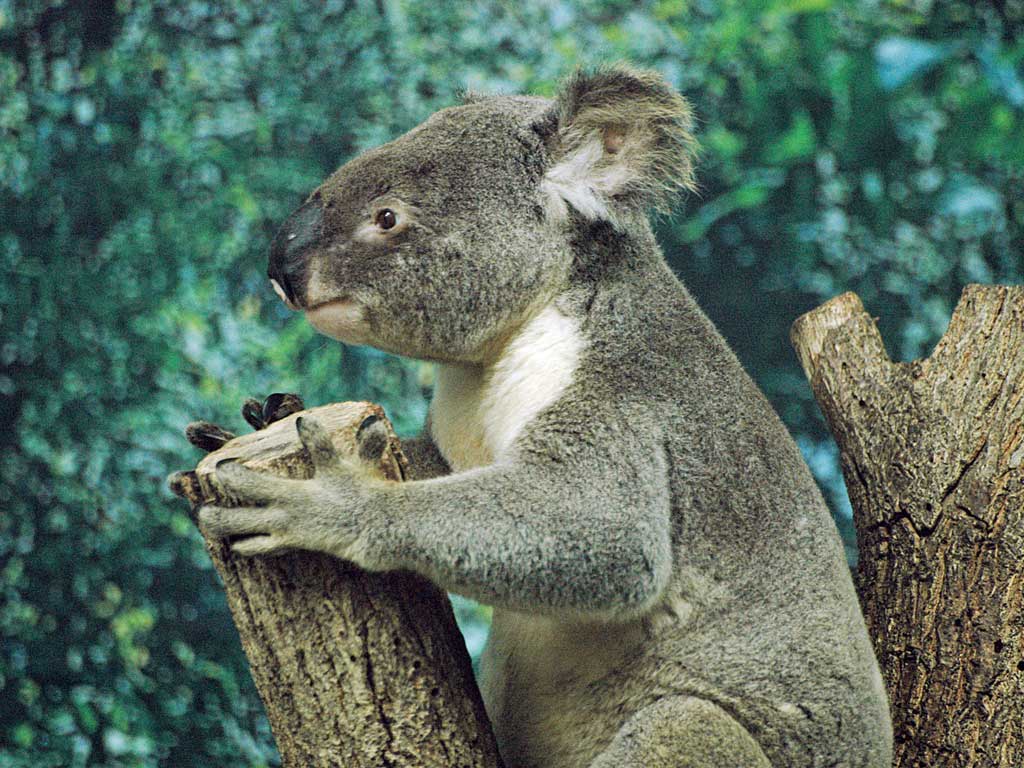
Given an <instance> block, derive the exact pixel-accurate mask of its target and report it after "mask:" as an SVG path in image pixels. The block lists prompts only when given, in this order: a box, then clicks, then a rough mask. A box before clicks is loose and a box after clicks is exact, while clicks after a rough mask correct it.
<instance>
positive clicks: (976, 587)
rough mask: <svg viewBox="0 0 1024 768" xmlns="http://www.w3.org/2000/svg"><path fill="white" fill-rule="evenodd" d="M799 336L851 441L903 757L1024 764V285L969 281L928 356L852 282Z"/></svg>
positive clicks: (864, 553) (850, 461)
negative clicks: (891, 336) (884, 323)
mask: <svg viewBox="0 0 1024 768" xmlns="http://www.w3.org/2000/svg"><path fill="white" fill-rule="evenodd" d="M792 339H793V344H794V346H795V347H796V350H797V353H798V354H799V356H800V361H801V363H802V364H803V367H804V371H805V372H806V374H807V377H808V379H809V380H810V382H811V387H812V389H813V390H814V395H815V397H816V398H817V400H818V403H819V405H820V406H821V409H822V411H823V413H824V414H825V418H826V419H827V421H828V424H829V427H830V428H831V430H832V434H833V435H834V436H835V439H836V442H837V443H838V445H839V450H840V455H841V461H842V469H843V476H844V477H845V479H846V487H847V489H848V491H849V494H850V501H851V503H852V505H853V510H854V522H855V525H856V528H857V534H858V543H859V549H860V563H859V566H858V589H859V592H860V597H861V603H862V607H863V609H864V614H865V617H866V619H867V623H868V629H869V631H870V633H871V637H872V640H873V642H874V645H875V651H876V653H877V654H878V658H879V661H880V663H881V665H882V672H883V675H884V677H885V681H886V684H887V686H888V690H889V696H890V701H891V707H892V713H893V720H894V725H895V729H896V752H895V766H897V768H904V767H905V768H924V766H928V768H939V767H940V766H941V767H944V766H950V767H952V766H957V767H958V768H966V767H967V766H970V767H971V768H982V767H985V768H988V767H989V766H991V767H992V768H996V767H998V768H1014V767H1018V768H1019V766H1024V614H1022V609H1024V599H1022V590H1024V287H1020V286H1016V287H1006V286H991V287H982V286H976V285H974V286H969V287H968V288H966V289H965V290H964V293H963V296H962V297H961V300H960V303H959V305H958V306H957V308H956V311H955V312H954V314H953V318H952V321H951V322H950V325H949V328H948V330H947V331H946V334H945V335H944V336H943V338H942V340H941V341H940V342H939V344H938V346H937V347H936V349H935V351H934V352H933V353H932V355H931V356H930V357H929V358H928V359H926V360H917V361H914V362H911V363H893V362H891V361H890V360H889V358H888V356H887V355H886V353H885V348H884V346H883V344H882V339H881V337H880V336H879V333H878V330H877V329H876V327H875V323H874V321H873V320H872V318H871V317H869V316H868V315H867V314H866V313H865V312H864V308H863V306H862V305H861V302H860V300H859V299H858V298H857V296H855V295H854V294H852V293H846V294H843V295H842V296H839V297H837V298H835V299H832V300H831V301H829V302H827V303H826V304H824V305H823V306H821V307H819V308H818V309H816V310H814V311H812V312H809V313H808V314H806V315H804V316H802V317H800V318H799V319H798V320H797V321H796V323H794V325H793V330H792Z"/></svg>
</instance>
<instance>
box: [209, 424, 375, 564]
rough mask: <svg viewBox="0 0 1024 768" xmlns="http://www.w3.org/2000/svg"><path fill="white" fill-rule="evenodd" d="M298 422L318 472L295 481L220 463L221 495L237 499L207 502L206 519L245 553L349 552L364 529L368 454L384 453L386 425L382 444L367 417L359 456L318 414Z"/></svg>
mask: <svg viewBox="0 0 1024 768" xmlns="http://www.w3.org/2000/svg"><path fill="white" fill-rule="evenodd" d="M367 421H369V420H367ZM295 426H296V430H297V432H298V435H299V439H300V441H301V442H302V445H303V448H304V449H305V451H306V452H307V453H308V455H309V457H310V461H311V463H312V465H313V470H314V475H313V477H312V478H310V479H308V480H294V479H289V478H282V477H279V476H276V475H270V474H266V473H263V472H256V471H253V470H251V469H248V468H246V467H244V466H242V465H241V464H240V463H238V462H236V461H233V460H226V461H224V462H221V463H220V464H218V465H217V467H216V469H215V471H214V473H213V474H212V475H211V478H210V479H211V481H212V482H213V484H214V485H215V486H217V487H218V489H219V491H220V493H219V494H218V496H219V497H222V498H226V499H230V500H231V506H219V505H206V506H203V507H202V509H200V511H199V523H200V525H201V526H202V528H203V529H204V530H205V531H206V532H207V533H208V534H210V535H213V536H216V537H219V538H225V539H228V541H229V542H230V544H231V548H232V550H233V551H234V552H236V553H238V554H241V555H267V554H274V553H278V552H282V551H285V550H289V549H311V550H319V551H322V552H328V553H331V554H334V555H337V556H339V557H349V553H350V550H351V549H352V547H353V545H354V544H355V543H356V541H357V539H358V537H359V534H360V533H361V532H362V526H361V524H360V521H359V518H360V514H361V513H362V511H363V509H364V508H365V506H366V499H367V497H368V494H369V492H370V489H369V483H368V472H367V470H368V468H369V467H370V461H371V459H370V458H369V457H370V456H372V454H373V452H374V451H378V452H377V454H376V458H375V459H374V460H379V458H380V451H383V449H384V447H386V445H387V441H386V432H385V440H384V441H383V446H382V447H380V448H379V450H378V448H377V446H378V445H379V444H380V443H381V441H380V439H379V436H378V435H377V431H378V430H377V429H375V428H374V427H373V424H372V423H370V424H367V423H366V422H364V424H363V425H361V428H360V433H361V434H359V436H358V437H357V439H358V440H359V444H360V458H359V460H352V459H346V458H344V457H342V456H340V455H339V454H338V453H337V451H335V449H334V444H333V443H332V442H331V439H330V437H329V436H328V434H327V432H326V431H325V430H324V429H323V427H322V426H321V425H320V424H319V422H317V421H316V420H315V419H312V418H310V417H308V416H307V417H300V418H298V419H296V422H295ZM381 426H382V427H383V425H381ZM364 449H365V451H366V453H365V456H364ZM364 462H365V465H364ZM350 559H351V558H350Z"/></svg>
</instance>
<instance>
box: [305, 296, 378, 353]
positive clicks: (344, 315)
mask: <svg viewBox="0 0 1024 768" xmlns="http://www.w3.org/2000/svg"><path fill="white" fill-rule="evenodd" d="M306 319H307V320H309V324H310V325H312V326H313V327H314V328H316V329H317V330H318V331H320V333H322V334H324V335H326V336H330V337H331V338H333V339H337V340H338V341H344V342H345V343H347V344H367V343H369V341H370V336H369V331H370V329H369V326H368V324H367V322H366V310H365V308H364V307H363V306H362V305H361V304H358V303H357V302H355V301H353V300H352V299H349V298H347V297H341V298H337V299H330V300H329V301H322V302H319V303H318V304H314V305H313V306H311V307H307V308H306Z"/></svg>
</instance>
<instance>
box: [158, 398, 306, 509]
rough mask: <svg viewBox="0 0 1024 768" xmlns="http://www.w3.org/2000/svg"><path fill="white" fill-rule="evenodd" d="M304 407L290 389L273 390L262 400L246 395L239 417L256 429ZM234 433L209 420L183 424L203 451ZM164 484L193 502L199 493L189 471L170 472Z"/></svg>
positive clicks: (218, 446)
mask: <svg viewBox="0 0 1024 768" xmlns="http://www.w3.org/2000/svg"><path fill="white" fill-rule="evenodd" d="M305 407H306V406H305V405H303V403H302V398H301V397H299V396H298V395H296V394H295V393H293V392H274V393H273V394H271V395H270V396H268V397H267V399H266V400H263V401H260V400H257V399H256V398H255V397H250V398H247V399H246V401H245V402H244V403H243V404H242V418H244V419H245V420H246V421H247V422H248V423H249V425H250V426H252V427H253V429H257V430H259V429H264V428H265V427H267V426H269V425H270V424H273V423H274V422H275V421H280V420H281V419H283V418H284V417H285V416H289V415H290V414H293V413H297V412H298V411H301V410H303V409H304V408H305ZM236 436H237V435H235V433H234V432H230V431H229V430H226V429H224V428H223V427H220V426H218V425H216V424H214V423H212V422H209V421H193V422H190V423H189V424H188V426H186V427H185V439H186V440H188V441H189V442H190V443H192V445H194V446H195V447H196V448H198V449H199V450H201V451H206V452H207V453H213V452H214V451H216V450H219V449H221V448H223V447H224V444H225V443H227V442H229V441H231V440H234V439H235V437H236ZM167 487H168V488H170V490H171V492H172V493H174V495H176V496H180V497H181V498H183V499H185V500H186V501H190V502H194V501H195V499H196V498H198V495H199V493H200V491H199V481H198V480H197V479H196V473H195V472H192V471H187V472H174V473H173V474H171V475H170V476H169V477H168V478H167ZM196 512H197V508H196V507H195V506H193V507H192V516H193V519H194V518H195V513H196Z"/></svg>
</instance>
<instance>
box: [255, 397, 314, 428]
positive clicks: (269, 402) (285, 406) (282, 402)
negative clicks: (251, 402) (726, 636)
mask: <svg viewBox="0 0 1024 768" xmlns="http://www.w3.org/2000/svg"><path fill="white" fill-rule="evenodd" d="M305 408H306V404H305V403H303V402H302V398H301V397H299V396H298V395H297V394H295V393H294V392H274V393H273V394H271V395H269V396H268V397H267V399H266V400H264V401H263V421H264V422H265V423H266V424H273V423H274V422H275V421H280V420H281V419H283V418H284V417H285V416H291V415H292V414H293V413H298V412H299V411H302V410H305Z"/></svg>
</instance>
